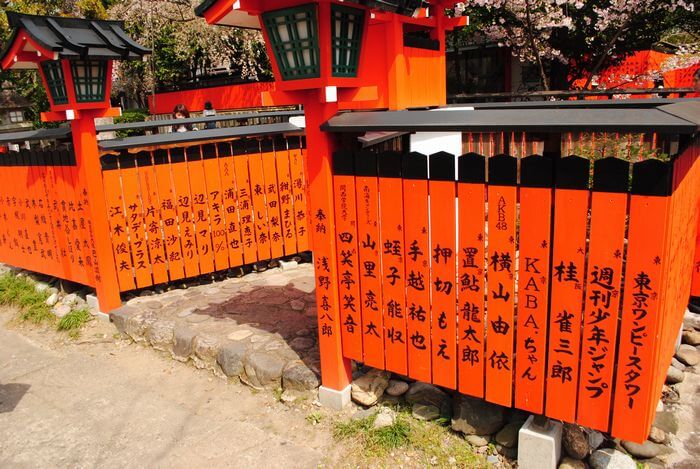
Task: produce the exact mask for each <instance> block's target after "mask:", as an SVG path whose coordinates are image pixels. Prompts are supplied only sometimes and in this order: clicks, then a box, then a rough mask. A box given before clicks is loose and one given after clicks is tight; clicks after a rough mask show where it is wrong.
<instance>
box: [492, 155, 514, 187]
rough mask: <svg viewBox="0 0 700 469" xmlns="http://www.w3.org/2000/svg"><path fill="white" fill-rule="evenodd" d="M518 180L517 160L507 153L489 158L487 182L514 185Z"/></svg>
mask: <svg viewBox="0 0 700 469" xmlns="http://www.w3.org/2000/svg"><path fill="white" fill-rule="evenodd" d="M517 182H518V160H517V159H516V158H514V157H512V156H508V155H496V156H493V157H491V158H489V184H491V185H497V186H514V185H515V184H516V183H517Z"/></svg>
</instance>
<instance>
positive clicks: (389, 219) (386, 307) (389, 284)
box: [377, 152, 408, 375]
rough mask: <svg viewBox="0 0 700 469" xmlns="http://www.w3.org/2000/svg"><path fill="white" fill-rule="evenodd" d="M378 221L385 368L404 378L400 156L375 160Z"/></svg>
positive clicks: (403, 284)
mask: <svg viewBox="0 0 700 469" xmlns="http://www.w3.org/2000/svg"><path fill="white" fill-rule="evenodd" d="M377 167H378V175H379V185H378V187H379V194H380V198H379V219H380V220H381V221H380V238H379V240H380V243H381V265H382V267H381V275H382V312H383V323H384V354H385V358H386V369H387V370H389V371H393V372H395V373H399V374H402V375H405V374H406V373H407V372H408V365H407V350H406V340H407V339H406V316H405V308H406V299H405V296H406V286H405V282H404V247H403V230H404V223H403V190H402V186H403V184H402V182H401V154H400V153H397V152H384V153H381V154H380V155H379V157H378V162H377Z"/></svg>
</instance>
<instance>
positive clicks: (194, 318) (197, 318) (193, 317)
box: [186, 314, 211, 324]
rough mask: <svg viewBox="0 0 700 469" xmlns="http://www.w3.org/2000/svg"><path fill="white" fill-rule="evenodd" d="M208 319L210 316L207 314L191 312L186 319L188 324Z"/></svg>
mask: <svg viewBox="0 0 700 469" xmlns="http://www.w3.org/2000/svg"><path fill="white" fill-rule="evenodd" d="M209 319H211V316H209V315H207V314H192V315H190V316H187V319H186V321H187V322H189V323H190V324H200V323H203V322H206V321H208V320H209Z"/></svg>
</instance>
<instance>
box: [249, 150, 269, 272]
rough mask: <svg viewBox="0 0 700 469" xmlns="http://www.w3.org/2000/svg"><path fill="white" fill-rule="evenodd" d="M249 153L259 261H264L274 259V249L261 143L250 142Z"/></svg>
mask: <svg viewBox="0 0 700 469" xmlns="http://www.w3.org/2000/svg"><path fill="white" fill-rule="evenodd" d="M247 152H248V172H249V174H250V190H251V200H252V207H253V215H254V220H255V240H256V242H257V249H258V260H260V261H262V260H268V259H271V258H272V249H271V246H270V244H271V243H270V229H269V226H268V217H267V208H266V207H265V176H264V175H263V164H262V154H261V153H260V142H259V141H257V140H252V141H249V142H248V148H247Z"/></svg>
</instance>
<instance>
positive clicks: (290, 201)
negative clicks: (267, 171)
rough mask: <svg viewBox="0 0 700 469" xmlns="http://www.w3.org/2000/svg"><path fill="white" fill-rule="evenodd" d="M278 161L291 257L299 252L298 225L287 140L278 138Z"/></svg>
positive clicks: (284, 232)
mask: <svg viewBox="0 0 700 469" xmlns="http://www.w3.org/2000/svg"><path fill="white" fill-rule="evenodd" d="M274 145H275V159H276V160H277V180H278V181H279V199H280V223H281V228H282V237H283V238H284V253H285V254H286V255H287V256H289V255H292V254H295V253H296V252H297V235H296V225H295V223H294V194H293V193H292V176H291V172H290V165H289V158H290V157H289V151H288V150H287V139H286V138H284V137H277V138H275V141H274Z"/></svg>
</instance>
